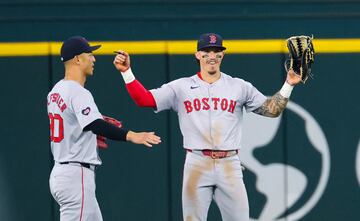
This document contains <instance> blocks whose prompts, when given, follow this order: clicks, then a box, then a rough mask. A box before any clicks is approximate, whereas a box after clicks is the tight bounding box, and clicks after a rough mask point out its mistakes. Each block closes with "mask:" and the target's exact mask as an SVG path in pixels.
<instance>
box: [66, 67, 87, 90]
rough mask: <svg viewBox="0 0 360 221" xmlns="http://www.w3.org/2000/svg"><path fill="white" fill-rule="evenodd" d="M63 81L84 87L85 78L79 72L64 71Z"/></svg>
mask: <svg viewBox="0 0 360 221" xmlns="http://www.w3.org/2000/svg"><path fill="white" fill-rule="evenodd" d="M64 79H65V80H72V81H76V82H78V83H79V84H80V85H81V86H83V87H84V85H85V82H86V76H85V75H84V74H82V73H81V72H79V71H76V70H66V72H65V77H64Z"/></svg>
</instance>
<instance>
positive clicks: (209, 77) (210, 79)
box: [200, 71, 221, 84]
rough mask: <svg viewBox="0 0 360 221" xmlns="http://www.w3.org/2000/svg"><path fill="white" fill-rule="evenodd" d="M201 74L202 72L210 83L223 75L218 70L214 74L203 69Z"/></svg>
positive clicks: (205, 79) (203, 78) (203, 76)
mask: <svg viewBox="0 0 360 221" xmlns="http://www.w3.org/2000/svg"><path fill="white" fill-rule="evenodd" d="M200 74H201V78H202V80H203V81H205V82H207V83H209V84H212V83H214V82H215V81H217V80H219V79H220V77H221V73H220V71H217V72H216V73H214V74H209V73H208V72H207V71H201V72H200Z"/></svg>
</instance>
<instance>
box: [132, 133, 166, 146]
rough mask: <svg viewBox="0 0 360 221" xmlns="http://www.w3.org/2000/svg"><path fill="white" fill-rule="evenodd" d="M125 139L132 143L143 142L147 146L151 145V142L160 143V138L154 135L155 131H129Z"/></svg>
mask: <svg viewBox="0 0 360 221" xmlns="http://www.w3.org/2000/svg"><path fill="white" fill-rule="evenodd" d="M126 140H127V141H130V142H132V143H134V144H144V145H145V146H147V147H152V144H159V143H161V138H160V137H159V136H156V135H155V132H139V133H137V132H133V131H129V132H128V133H127V135H126Z"/></svg>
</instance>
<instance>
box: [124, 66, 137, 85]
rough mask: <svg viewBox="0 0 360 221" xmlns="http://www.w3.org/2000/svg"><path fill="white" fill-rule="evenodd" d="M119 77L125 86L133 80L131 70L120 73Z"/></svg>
mask: <svg viewBox="0 0 360 221" xmlns="http://www.w3.org/2000/svg"><path fill="white" fill-rule="evenodd" d="M121 75H122V77H123V79H124V81H125V84H129V83H131V82H133V81H134V80H135V76H134V74H133V73H132V71H131V68H129V69H127V70H126V71H125V72H121Z"/></svg>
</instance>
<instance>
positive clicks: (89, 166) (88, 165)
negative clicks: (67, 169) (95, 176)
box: [60, 161, 96, 169]
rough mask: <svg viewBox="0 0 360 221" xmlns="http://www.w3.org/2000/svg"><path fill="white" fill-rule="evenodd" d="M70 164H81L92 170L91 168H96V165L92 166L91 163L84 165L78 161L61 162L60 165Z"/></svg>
mask: <svg viewBox="0 0 360 221" xmlns="http://www.w3.org/2000/svg"><path fill="white" fill-rule="evenodd" d="M69 163H78V164H80V165H81V166H83V167H86V168H88V169H91V166H94V167H96V166H95V165H92V164H90V163H82V162H76V161H68V162H60V164H69Z"/></svg>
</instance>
